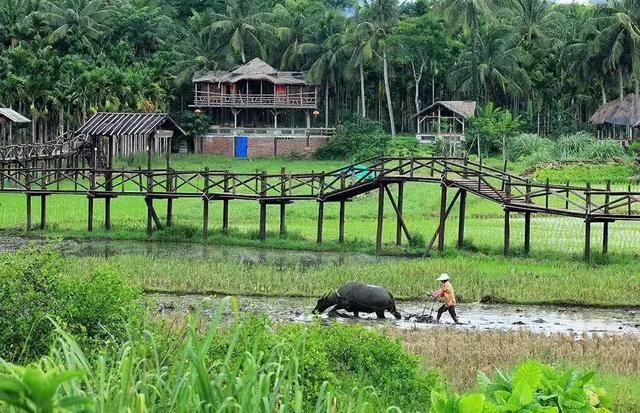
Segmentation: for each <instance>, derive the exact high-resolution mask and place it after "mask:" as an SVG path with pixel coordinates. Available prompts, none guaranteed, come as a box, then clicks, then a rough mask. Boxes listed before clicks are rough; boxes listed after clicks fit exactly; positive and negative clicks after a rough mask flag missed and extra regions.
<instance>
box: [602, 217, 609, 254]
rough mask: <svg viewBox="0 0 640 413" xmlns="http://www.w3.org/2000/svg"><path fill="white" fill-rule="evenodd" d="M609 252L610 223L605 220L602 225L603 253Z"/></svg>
mask: <svg viewBox="0 0 640 413" xmlns="http://www.w3.org/2000/svg"><path fill="white" fill-rule="evenodd" d="M608 253H609V223H608V222H604V223H603V227H602V254H604V255H606V254H608Z"/></svg>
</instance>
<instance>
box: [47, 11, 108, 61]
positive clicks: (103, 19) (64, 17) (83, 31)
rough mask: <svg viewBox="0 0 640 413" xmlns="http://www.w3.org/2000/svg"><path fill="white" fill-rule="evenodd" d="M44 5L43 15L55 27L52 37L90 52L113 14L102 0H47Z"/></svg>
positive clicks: (53, 39) (92, 51)
mask: <svg viewBox="0 0 640 413" xmlns="http://www.w3.org/2000/svg"><path fill="white" fill-rule="evenodd" d="M46 8H47V11H46V13H45V17H46V18H47V20H48V21H49V24H50V25H51V26H52V27H54V31H53V32H52V33H51V36H50V37H51V40H52V41H59V40H62V41H65V42H66V43H67V44H68V45H70V46H71V47H72V48H73V49H76V50H79V51H88V52H90V53H94V48H93V46H94V44H95V43H96V41H97V40H98V39H99V38H100V37H101V36H102V34H103V33H104V32H105V31H106V30H107V27H108V20H109V18H110V17H111V16H112V15H113V14H114V10H113V9H112V8H111V7H109V6H108V4H107V2H106V1H105V0H64V1H63V2H60V1H48V2H47V3H46Z"/></svg>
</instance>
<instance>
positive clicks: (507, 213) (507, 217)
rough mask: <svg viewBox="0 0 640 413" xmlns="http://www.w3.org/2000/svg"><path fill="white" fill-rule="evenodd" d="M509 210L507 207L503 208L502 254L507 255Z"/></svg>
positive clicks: (509, 232)
mask: <svg viewBox="0 0 640 413" xmlns="http://www.w3.org/2000/svg"><path fill="white" fill-rule="evenodd" d="M510 215H511V212H510V211H509V210H508V209H505V210H504V251H503V254H504V256H505V257H506V256H508V255H509V249H510V243H511V222H510Z"/></svg>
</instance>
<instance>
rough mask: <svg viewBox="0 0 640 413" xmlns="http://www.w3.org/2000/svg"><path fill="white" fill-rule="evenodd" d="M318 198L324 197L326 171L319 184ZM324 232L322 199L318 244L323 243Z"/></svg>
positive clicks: (319, 214) (321, 203)
mask: <svg viewBox="0 0 640 413" xmlns="http://www.w3.org/2000/svg"><path fill="white" fill-rule="evenodd" d="M318 186H319V188H318V197H319V198H322V197H323V196H324V171H323V172H322V175H321V176H320V179H319V182H318ZM323 232H324V201H323V200H322V199H320V200H319V202H318V233H317V236H316V242H317V243H318V244H320V243H322V235H323Z"/></svg>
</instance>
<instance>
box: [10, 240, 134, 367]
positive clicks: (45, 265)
mask: <svg viewBox="0 0 640 413" xmlns="http://www.w3.org/2000/svg"><path fill="white" fill-rule="evenodd" d="M0 285H2V288H0V358H2V359H5V360H10V361H24V360H31V359H33V358H37V357H38V356H41V355H43V354H46V352H47V350H48V348H49V344H50V341H51V334H52V332H53V330H54V327H53V324H52V323H51V320H50V318H53V319H54V320H56V321H57V322H58V323H60V324H61V325H63V326H65V328H66V329H67V330H68V331H70V332H72V333H73V334H75V335H76V336H77V337H78V339H80V340H81V341H82V342H85V341H86V342H95V343H96V344H106V342H107V341H112V340H117V339H122V338H124V337H125V336H126V333H127V331H126V327H127V324H128V323H129V322H130V321H136V320H139V319H140V316H141V308H140V307H139V305H138V302H137V300H138V297H139V292H137V291H136V290H133V289H131V288H129V287H127V286H126V285H125V283H124V279H123V278H122V276H121V275H120V274H119V273H116V272H114V271H113V270H111V269H108V268H107V267H105V266H103V267H97V268H95V269H94V270H93V271H91V272H90V275H88V276H87V277H82V278H79V277H77V276H75V274H67V273H66V272H65V269H64V260H63V259H62V258H61V257H60V255H59V254H58V253H55V252H53V251H51V250H47V249H45V250H37V249H36V248H29V249H25V250H22V251H20V252H18V253H16V254H3V255H1V256H0Z"/></svg>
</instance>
